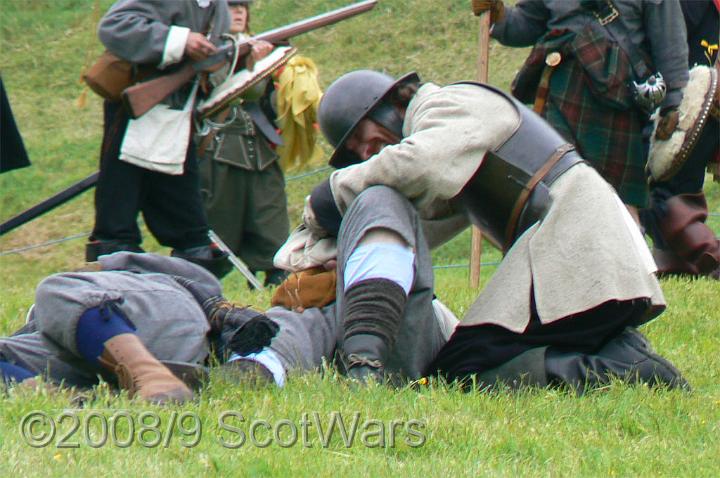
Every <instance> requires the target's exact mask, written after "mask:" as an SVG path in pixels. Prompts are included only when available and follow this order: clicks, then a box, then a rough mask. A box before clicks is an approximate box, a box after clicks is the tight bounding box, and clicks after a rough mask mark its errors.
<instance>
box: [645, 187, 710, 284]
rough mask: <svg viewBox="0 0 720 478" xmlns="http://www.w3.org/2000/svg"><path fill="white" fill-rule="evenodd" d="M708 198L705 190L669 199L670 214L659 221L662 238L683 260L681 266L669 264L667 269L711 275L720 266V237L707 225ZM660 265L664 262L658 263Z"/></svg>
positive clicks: (668, 210) (682, 272) (668, 211)
mask: <svg viewBox="0 0 720 478" xmlns="http://www.w3.org/2000/svg"><path fill="white" fill-rule="evenodd" d="M707 217H708V210H707V202H706V201H705V195H704V194H703V193H702V192H699V193H697V194H679V195H677V196H673V197H671V198H670V199H668V200H667V215H666V216H665V217H664V218H663V220H662V221H661V223H660V232H661V233H662V235H663V239H665V242H667V244H668V245H669V246H670V248H671V249H672V251H671V252H672V253H673V255H675V256H677V259H679V260H680V262H686V263H687V264H684V265H683V266H682V267H681V268H680V270H677V271H674V270H672V269H670V268H668V270H667V271H666V272H667V273H680V274H687V273H692V271H693V270H696V271H697V274H700V275H711V274H712V273H713V272H714V271H716V270H717V269H718V266H720V241H718V238H717V237H715V233H714V232H713V231H712V230H711V229H710V228H709V227H708V226H707V225H705V221H706V220H707ZM658 266H659V267H660V269H662V266H661V264H660V263H658Z"/></svg>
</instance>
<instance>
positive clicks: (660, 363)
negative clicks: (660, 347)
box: [545, 327, 690, 393]
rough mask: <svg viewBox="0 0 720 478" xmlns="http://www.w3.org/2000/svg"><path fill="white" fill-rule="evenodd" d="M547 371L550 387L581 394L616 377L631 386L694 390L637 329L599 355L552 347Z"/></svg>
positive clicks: (622, 335)
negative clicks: (563, 387)
mask: <svg viewBox="0 0 720 478" xmlns="http://www.w3.org/2000/svg"><path fill="white" fill-rule="evenodd" d="M545 368H546V372H547V376H548V381H549V383H550V384H552V385H567V386H570V387H571V388H574V389H575V390H576V391H577V392H579V393H582V392H583V391H585V390H587V389H590V388H595V387H600V386H603V385H607V384H609V383H610V381H611V378H612V377H615V378H619V379H621V380H624V381H625V382H627V383H629V384H637V383H646V384H648V385H651V386H657V385H660V386H667V387H668V388H682V389H690V385H689V384H688V382H687V381H686V380H685V379H684V378H683V376H682V374H681V373H680V371H679V370H678V369H677V368H675V366H674V365H673V364H671V363H670V362H669V361H668V360H666V359H664V358H663V357H661V356H660V355H658V354H657V353H655V351H654V350H653V349H652V347H651V346H650V343H649V342H648V341H647V339H646V338H645V337H644V336H643V335H642V334H641V333H640V332H638V331H637V329H635V328H634V327H627V328H626V329H625V330H624V331H623V332H622V333H620V334H619V335H617V336H615V337H613V338H612V339H610V340H609V341H608V342H607V343H606V344H605V345H604V346H603V347H602V348H601V349H600V350H598V351H597V352H596V353H595V354H584V353H580V352H564V351H561V350H558V349H556V348H554V347H551V348H549V349H548V351H547V353H546V355H545Z"/></svg>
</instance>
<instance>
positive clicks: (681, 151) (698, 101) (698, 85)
mask: <svg viewBox="0 0 720 478" xmlns="http://www.w3.org/2000/svg"><path fill="white" fill-rule="evenodd" d="M717 92H718V72H717V69H715V68H713V67H710V66H696V67H694V68H693V69H692V70H690V80H689V81H688V84H687V86H686V87H685V89H684V90H683V100H682V103H681V104H680V106H679V108H678V110H679V112H680V121H679V123H678V126H677V128H676V129H675V131H674V132H673V134H672V136H671V137H670V138H669V139H667V140H658V139H656V138H655V130H656V129H657V125H658V122H659V115H658V114H657V113H656V114H655V117H654V122H655V125H654V128H653V134H652V137H651V139H650V153H649V155H648V163H647V168H646V169H647V171H648V173H649V174H650V178H651V180H652V181H654V182H661V181H667V180H669V179H670V178H672V177H673V176H674V175H675V174H676V173H677V172H678V171H679V170H680V168H681V167H682V165H683V164H684V163H685V161H686V160H687V159H688V157H689V156H690V153H692V150H693V148H694V147H695V144H696V143H697V140H698V138H699V137H700V133H701V132H702V130H703V128H704V127H705V125H706V124H707V120H708V117H709V116H710V114H711V112H712V110H713V109H717V105H716V104H715V103H717V102H718V98H717V96H716V94H717Z"/></svg>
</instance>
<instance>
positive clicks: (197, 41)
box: [185, 32, 218, 61]
mask: <svg viewBox="0 0 720 478" xmlns="http://www.w3.org/2000/svg"><path fill="white" fill-rule="evenodd" d="M217 51H218V49H217V47H216V46H215V45H213V44H212V43H211V42H210V41H209V40H208V39H207V38H205V35H203V34H202V33H197V32H190V33H189V34H188V37H187V41H186V42H185V55H186V56H188V57H190V58H191V59H192V60H193V61H202V60H204V59H206V58H207V57H209V56H210V55H214V54H215V53H217Z"/></svg>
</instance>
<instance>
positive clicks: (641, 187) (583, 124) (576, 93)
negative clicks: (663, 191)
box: [542, 58, 649, 208]
mask: <svg viewBox="0 0 720 478" xmlns="http://www.w3.org/2000/svg"><path fill="white" fill-rule="evenodd" d="M584 75H585V74H584V72H583V68H582V66H581V65H580V63H579V62H578V61H577V60H575V59H574V58H568V59H566V60H565V61H563V62H562V63H561V64H560V65H558V66H557V67H556V68H555V69H554V71H553V73H552V76H551V78H550V88H549V94H548V97H547V102H546V104H545V109H544V111H543V113H542V114H543V116H544V117H545V119H547V121H548V122H549V123H550V124H551V125H552V126H553V127H554V128H555V129H556V130H558V132H559V133H560V134H561V135H562V136H563V137H565V139H566V140H567V141H569V142H571V143H573V144H574V145H575V146H576V147H577V149H578V151H579V152H580V154H581V155H582V156H583V158H585V159H586V160H587V161H588V162H589V163H590V164H591V165H592V166H593V167H594V168H595V169H597V171H598V172H599V173H600V175H601V176H602V177H603V178H605V180H606V181H607V182H609V183H610V184H611V185H612V186H613V187H614V188H615V189H616V191H617V193H618V195H619V196H620V198H621V199H622V200H623V202H624V203H626V204H630V205H633V206H637V207H639V208H643V207H645V206H646V205H647V202H648V197H649V190H648V185H647V180H646V176H645V161H646V154H645V147H644V145H643V135H642V132H643V128H644V126H645V124H646V122H647V116H646V115H645V114H643V113H642V112H640V111H639V110H638V109H637V108H632V107H631V108H629V109H627V110H620V109H617V108H614V107H612V106H609V105H608V104H607V103H604V102H603V100H602V99H601V98H598V97H596V96H595V95H593V93H592V91H591V90H590V88H589V87H588V86H587V83H586V81H587V79H586V78H585V76H584Z"/></svg>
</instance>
